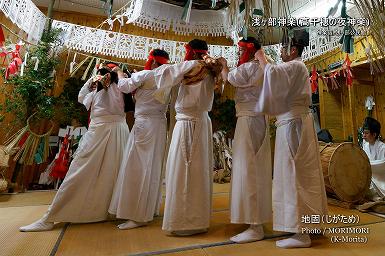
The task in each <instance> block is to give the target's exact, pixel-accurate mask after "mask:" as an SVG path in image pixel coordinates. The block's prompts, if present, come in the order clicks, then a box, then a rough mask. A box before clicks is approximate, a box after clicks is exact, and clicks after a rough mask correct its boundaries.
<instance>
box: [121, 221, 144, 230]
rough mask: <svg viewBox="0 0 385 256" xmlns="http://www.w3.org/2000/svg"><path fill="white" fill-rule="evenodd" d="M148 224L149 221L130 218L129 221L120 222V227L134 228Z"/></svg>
mask: <svg viewBox="0 0 385 256" xmlns="http://www.w3.org/2000/svg"><path fill="white" fill-rule="evenodd" d="M146 225H147V222H136V221H133V220H129V221H127V222H124V223H122V224H119V225H118V228H119V229H132V228H138V227H142V226H146Z"/></svg>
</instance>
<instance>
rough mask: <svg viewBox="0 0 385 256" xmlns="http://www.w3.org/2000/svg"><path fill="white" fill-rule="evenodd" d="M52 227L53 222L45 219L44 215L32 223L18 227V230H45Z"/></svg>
mask: <svg viewBox="0 0 385 256" xmlns="http://www.w3.org/2000/svg"><path fill="white" fill-rule="evenodd" d="M53 227H54V223H53V222H48V221H46V218H45V216H43V218H41V219H39V220H37V221H35V222H34V223H32V224H29V225H27V226H23V227H20V228H19V230H20V231H21V232H34V231H47V230H51V229H53Z"/></svg>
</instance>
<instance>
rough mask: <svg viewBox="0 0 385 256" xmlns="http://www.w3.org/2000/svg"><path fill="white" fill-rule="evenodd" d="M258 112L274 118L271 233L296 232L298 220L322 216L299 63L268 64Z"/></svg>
mask: <svg viewBox="0 0 385 256" xmlns="http://www.w3.org/2000/svg"><path fill="white" fill-rule="evenodd" d="M264 73H265V76H264V83H263V88H262V92H261V95H260V100H259V101H258V104H257V108H256V110H257V111H260V112H264V113H266V114H270V115H276V116H277V131H276V142H275V156H274V175H273V177H274V179H273V228H274V230H277V231H285V232H294V233H298V232H301V228H302V227H309V226H313V225H310V224H307V223H303V222H302V217H306V216H309V217H311V215H319V216H320V217H321V218H322V215H324V214H327V198H326V192H325V185H324V179H323V173H322V169H321V161H320V155H319V151H318V141H317V135H316V133H315V129H314V122H313V116H312V114H311V113H310V110H309V106H310V104H311V91H310V82H309V74H308V70H307V68H306V66H305V64H304V63H303V62H302V60H301V59H300V58H298V59H295V60H292V61H289V62H286V63H283V64H280V65H271V64H268V65H267V66H266V67H265V72H264Z"/></svg>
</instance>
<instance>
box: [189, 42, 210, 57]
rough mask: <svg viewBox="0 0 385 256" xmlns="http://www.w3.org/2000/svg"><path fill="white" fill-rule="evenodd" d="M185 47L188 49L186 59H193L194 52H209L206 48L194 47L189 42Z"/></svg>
mask: <svg viewBox="0 0 385 256" xmlns="http://www.w3.org/2000/svg"><path fill="white" fill-rule="evenodd" d="M184 48H185V49H186V56H185V57H184V60H193V59H194V53H203V54H207V51H206V50H198V49H193V48H192V47H191V46H190V45H189V44H185V46H184Z"/></svg>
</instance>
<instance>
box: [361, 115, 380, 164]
mask: <svg viewBox="0 0 385 256" xmlns="http://www.w3.org/2000/svg"><path fill="white" fill-rule="evenodd" d="M380 132H381V124H380V123H379V122H378V121H377V120H376V119H374V118H371V117H366V118H365V122H364V134H363V139H364V141H363V143H362V148H363V150H364V151H365V152H366V154H367V155H368V157H369V160H370V161H373V160H385V143H383V142H381V141H380V140H379V139H378V138H379V135H380Z"/></svg>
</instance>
